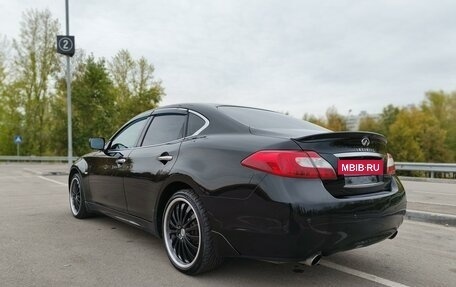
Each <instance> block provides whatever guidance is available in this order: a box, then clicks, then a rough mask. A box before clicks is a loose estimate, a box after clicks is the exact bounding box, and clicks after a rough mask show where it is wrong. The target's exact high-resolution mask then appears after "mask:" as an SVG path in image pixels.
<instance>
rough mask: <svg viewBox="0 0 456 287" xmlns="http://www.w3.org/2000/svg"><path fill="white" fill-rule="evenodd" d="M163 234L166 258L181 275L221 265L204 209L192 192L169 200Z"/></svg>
mask: <svg viewBox="0 0 456 287" xmlns="http://www.w3.org/2000/svg"><path fill="white" fill-rule="evenodd" d="M162 231H163V240H164V242H165V248H166V253H167V254H168V258H169V260H170V261H171V264H173V266H174V267H175V268H176V269H177V270H179V271H181V272H182V273H185V274H188V275H196V274H199V273H202V272H206V271H209V270H212V269H215V268H216V267H218V266H219V265H220V264H221V263H222V261H223V258H222V257H220V256H219V254H218V250H217V248H216V246H215V243H214V240H213V239H212V233H211V228H210V225H209V220H208V217H207V213H206V210H205V209H204V207H203V205H202V203H201V201H200V200H199V198H198V196H197V195H196V194H195V192H193V191H192V190H190V189H185V190H180V191H178V192H176V193H175V194H174V195H173V196H172V197H171V198H170V199H169V201H168V203H167V204H166V207H165V211H164V215H163V224H162Z"/></svg>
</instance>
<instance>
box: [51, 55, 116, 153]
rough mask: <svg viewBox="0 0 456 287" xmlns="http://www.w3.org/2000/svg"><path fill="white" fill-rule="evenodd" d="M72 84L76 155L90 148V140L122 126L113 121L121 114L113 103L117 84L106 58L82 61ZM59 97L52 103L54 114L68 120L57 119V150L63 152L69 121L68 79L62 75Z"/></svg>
mask: <svg viewBox="0 0 456 287" xmlns="http://www.w3.org/2000/svg"><path fill="white" fill-rule="evenodd" d="M75 70H77V71H78V72H77V73H75V78H74V80H73V83H72V110H73V119H72V122H73V150H74V154H75V155H82V154H85V153H87V152H88V151H90V148H89V145H88V139H89V138H90V137H96V136H101V137H105V138H109V137H110V136H111V135H112V133H113V132H114V131H115V130H117V128H119V127H118V126H117V124H113V121H114V120H115V119H116V118H117V117H118V112H117V109H116V107H115V105H114V102H115V94H114V86H113V84H112V81H111V79H110V77H109V74H108V71H107V69H106V63H105V61H104V60H103V59H99V60H95V58H94V57H93V56H89V57H87V59H86V60H85V62H79V64H78V65H77V66H76V68H75ZM58 91H59V92H58V96H57V98H56V99H55V101H54V102H53V105H52V106H53V109H54V117H55V118H56V119H58V118H60V119H65V120H60V121H56V122H55V126H54V130H55V133H54V134H55V136H56V137H54V141H53V142H54V145H53V149H54V153H56V154H63V153H64V152H65V151H66V146H67V137H66V136H64V135H66V134H67V121H66V81H65V79H64V78H61V79H60V80H59V82H58Z"/></svg>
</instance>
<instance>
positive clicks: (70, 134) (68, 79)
mask: <svg viewBox="0 0 456 287" xmlns="http://www.w3.org/2000/svg"><path fill="white" fill-rule="evenodd" d="M65 15H66V35H67V36H69V35H70V17H69V7H68V0H65ZM66 60H67V68H66V82H67V111H68V165H70V166H71V165H72V163H73V131H72V121H71V67H70V56H66Z"/></svg>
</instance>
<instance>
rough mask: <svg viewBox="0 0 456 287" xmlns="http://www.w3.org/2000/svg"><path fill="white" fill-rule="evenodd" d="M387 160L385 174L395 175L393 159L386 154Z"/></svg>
mask: <svg viewBox="0 0 456 287" xmlns="http://www.w3.org/2000/svg"><path fill="white" fill-rule="evenodd" d="M387 155H388V160H387V162H386V173H387V174H395V173H396V166H395V165H394V159H393V157H392V156H391V155H390V154H389V153H388V154H387Z"/></svg>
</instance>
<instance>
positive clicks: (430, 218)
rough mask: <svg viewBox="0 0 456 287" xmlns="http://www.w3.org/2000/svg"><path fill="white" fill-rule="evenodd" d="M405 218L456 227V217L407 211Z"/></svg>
mask: <svg viewBox="0 0 456 287" xmlns="http://www.w3.org/2000/svg"><path fill="white" fill-rule="evenodd" d="M405 218H406V219H409V220H414V221H421V222H428V223H435V224H441V225H446V226H455V227H456V215H450V214H442V213H433V212H426V211H418V210H407V213H406V214H405Z"/></svg>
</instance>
